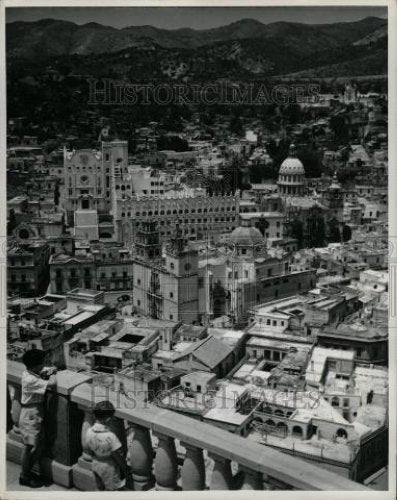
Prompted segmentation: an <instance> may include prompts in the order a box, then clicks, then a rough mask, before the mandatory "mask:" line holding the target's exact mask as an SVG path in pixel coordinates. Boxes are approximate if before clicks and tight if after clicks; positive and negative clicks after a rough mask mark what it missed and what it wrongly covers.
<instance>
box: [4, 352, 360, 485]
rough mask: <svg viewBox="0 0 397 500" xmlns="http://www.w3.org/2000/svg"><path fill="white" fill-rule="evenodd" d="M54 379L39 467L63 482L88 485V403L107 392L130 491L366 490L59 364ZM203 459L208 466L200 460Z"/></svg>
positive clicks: (13, 455) (13, 441)
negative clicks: (42, 465)
mask: <svg viewBox="0 0 397 500" xmlns="http://www.w3.org/2000/svg"><path fill="white" fill-rule="evenodd" d="M22 371H23V366H22V365H21V364H20V363H17V362H14V361H9V362H8V367H7V382H8V386H9V387H11V388H12V391H11V392H12V393H13V399H12V405H11V415H10V416H11V417H12V421H13V422H14V425H13V428H12V429H11V430H10V431H9V432H8V435H7V459H8V460H9V461H11V462H14V463H17V464H19V463H20V460H21V451H22V448H23V445H22V441H21V436H20V432H19V429H18V420H19V412H20V383H21V373H22ZM57 378H58V387H57V391H56V392H53V393H51V394H50V395H49V397H48V401H47V406H48V408H47V411H48V412H49V414H51V418H50V419H48V421H47V422H46V432H47V436H48V437H47V441H48V442H47V453H46V461H45V466H46V470H47V474H48V476H49V477H51V478H52V480H53V481H54V483H55V484H56V485H59V486H61V487H63V488H76V489H79V490H82V491H93V490H95V489H96V488H95V485H94V479H93V474H92V471H91V456H90V455H89V454H88V453H87V450H86V448H85V433H86V431H87V429H88V427H89V426H90V425H91V424H92V407H93V405H94V404H95V403H96V402H98V401H100V400H102V399H105V398H107V399H109V400H110V401H112V402H113V404H114V405H115V407H116V418H115V419H114V424H113V429H114V431H115V432H116V433H117V435H118V436H119V438H120V440H121V442H122V443H123V445H124V449H125V456H126V460H127V462H128V464H129V466H130V467H131V469H132V474H133V479H134V487H135V490H138V491H142V490H147V489H152V488H153V487H155V489H156V490H159V491H167V490H171V491H172V490H176V489H181V488H182V489H183V490H203V489H206V488H207V487H209V488H210V489H213V490H230V489H240V488H241V489H251V490H261V489H271V490H274V489H279V490H284V489H288V490H324V491H333V490H339V491H368V490H369V488H367V487H365V486H363V485H362V484H359V483H356V482H353V481H351V480H349V479H346V478H344V477H341V476H339V475H337V474H335V473H333V472H330V471H327V470H325V469H322V468H318V467H316V466H314V465H312V464H310V466H308V464H307V462H304V461H302V460H300V459H298V458H296V457H293V456H289V455H286V454H283V453H281V452H279V451H277V450H273V449H271V448H269V447H267V446H263V445H260V444H258V443H254V442H251V441H249V440H247V439H245V438H243V437H240V436H238V435H236V434H232V433H230V432H228V431H225V430H223V429H220V428H218V427H215V426H212V425H210V424H206V423H203V422H200V421H197V420H193V419H192V418H190V417H186V416H184V415H180V414H177V413H175V412H172V411H170V410H166V409H161V408H158V407H157V406H154V405H152V404H149V403H145V402H144V401H142V400H138V399H133V398H131V397H126V396H124V395H121V394H119V393H115V392H112V391H109V389H107V388H106V387H102V386H101V387H99V386H95V385H93V383H92V379H91V377H90V376H88V375H85V374H81V373H76V372H71V371H68V370H64V371H61V372H59V373H58V375H57ZM205 458H206V460H205ZM208 459H211V462H212V464H211V467H206V464H205V462H206V461H207V460H208ZM232 465H233V467H232ZM209 469H212V471H211V474H210V475H209V472H210V471H209ZM12 470H13V469H11V471H12ZM60 489H61V488H60Z"/></svg>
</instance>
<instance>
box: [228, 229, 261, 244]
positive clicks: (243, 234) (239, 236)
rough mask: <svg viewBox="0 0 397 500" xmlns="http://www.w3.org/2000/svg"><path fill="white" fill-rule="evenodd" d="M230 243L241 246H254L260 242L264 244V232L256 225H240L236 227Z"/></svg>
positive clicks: (231, 234)
mask: <svg viewBox="0 0 397 500" xmlns="http://www.w3.org/2000/svg"><path fill="white" fill-rule="evenodd" d="M228 239H229V241H230V243H233V244H235V245H239V246H254V245H258V244H263V243H264V240H265V238H264V237H263V235H262V233H261V232H260V231H259V229H257V228H256V227H252V226H247V227H245V226H240V227H236V229H234V230H233V231H232V232H231V233H230V236H229V238H228Z"/></svg>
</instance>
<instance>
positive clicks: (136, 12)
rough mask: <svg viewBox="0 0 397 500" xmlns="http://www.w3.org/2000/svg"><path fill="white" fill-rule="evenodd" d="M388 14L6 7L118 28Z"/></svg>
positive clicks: (365, 10)
mask: <svg viewBox="0 0 397 500" xmlns="http://www.w3.org/2000/svg"><path fill="white" fill-rule="evenodd" d="M370 16H375V17H384V18H386V17H387V10H386V7H199V8H192V7H154V8H153V7H152V8H150V7H144V8H142V7H104V8H103V7H102V8H101V7H35V8H33V7H29V8H26V7H21V8H7V9H6V20H7V22H12V21H37V20H39V19H46V18H47V19H48V18H52V19H62V20H66V21H72V22H74V23H76V24H85V23H90V22H96V23H99V24H104V25H108V26H114V27H116V28H124V27H126V26H142V25H152V26H156V27H158V28H165V29H177V28H194V29H207V28H214V27H217V26H224V25H226V24H230V23H233V22H235V21H238V20H240V19H244V18H252V19H256V20H258V21H261V22H263V23H264V24H267V23H272V22H276V21H293V22H302V23H310V24H323V23H334V22H347V21H358V20H360V19H363V18H365V17H370Z"/></svg>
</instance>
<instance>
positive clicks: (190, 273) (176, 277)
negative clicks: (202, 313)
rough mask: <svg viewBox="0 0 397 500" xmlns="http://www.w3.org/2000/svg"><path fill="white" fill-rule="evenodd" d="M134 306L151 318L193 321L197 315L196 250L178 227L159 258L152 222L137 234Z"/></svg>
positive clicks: (157, 242) (157, 235)
mask: <svg viewBox="0 0 397 500" xmlns="http://www.w3.org/2000/svg"><path fill="white" fill-rule="evenodd" d="M136 254H137V258H136V260H135V261H134V266H133V275H134V299H133V300H134V306H135V309H136V310H137V311H138V312H141V313H143V314H145V315H147V316H150V317H151V318H155V319H164V320H171V321H183V322H185V323H192V322H194V321H196V320H197V319H198V253H197V251H196V250H191V249H189V248H188V247H186V240H185V239H184V238H183V236H182V234H181V231H180V229H179V228H178V229H177V234H176V236H174V238H172V239H171V242H170V244H169V245H167V246H166V248H165V258H162V251H161V244H160V240H159V234H158V231H157V229H156V225H155V223H154V222H147V223H144V224H143V227H142V229H141V230H140V231H139V233H138V235H137V241H136Z"/></svg>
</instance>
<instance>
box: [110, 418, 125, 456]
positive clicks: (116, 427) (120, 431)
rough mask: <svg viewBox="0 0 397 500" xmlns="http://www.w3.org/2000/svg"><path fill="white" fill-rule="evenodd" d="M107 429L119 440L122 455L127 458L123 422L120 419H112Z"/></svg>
mask: <svg viewBox="0 0 397 500" xmlns="http://www.w3.org/2000/svg"><path fill="white" fill-rule="evenodd" d="M109 428H110V430H112V431H113V432H114V433H115V434H116V436H117V437H118V438H119V441H120V443H121V446H122V453H123V455H124V458H127V434H126V430H125V424H124V420H123V419H121V418H117V417H113V418H112V420H111V421H110V425H109Z"/></svg>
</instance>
